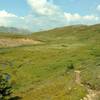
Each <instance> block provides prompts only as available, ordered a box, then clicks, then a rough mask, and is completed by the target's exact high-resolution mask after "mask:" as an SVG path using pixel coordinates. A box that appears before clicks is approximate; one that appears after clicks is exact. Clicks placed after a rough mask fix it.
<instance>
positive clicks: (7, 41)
mask: <svg viewBox="0 0 100 100" xmlns="http://www.w3.org/2000/svg"><path fill="white" fill-rule="evenodd" d="M40 43H41V42H40V41H37V40H33V39H28V38H18V39H11V38H2V39H0V47H15V46H21V45H33V44H40Z"/></svg>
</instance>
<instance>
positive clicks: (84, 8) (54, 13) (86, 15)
mask: <svg viewBox="0 0 100 100" xmlns="http://www.w3.org/2000/svg"><path fill="white" fill-rule="evenodd" d="M98 23H100V0H0V26H5V27H18V28H24V29H29V30H31V31H40V30H48V29H52V28H56V27H63V26H68V25H76V24H86V25H91V24H98Z"/></svg>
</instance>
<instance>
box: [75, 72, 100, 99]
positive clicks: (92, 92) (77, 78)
mask: <svg viewBox="0 0 100 100" xmlns="http://www.w3.org/2000/svg"><path fill="white" fill-rule="evenodd" d="M80 74H81V71H79V70H76V71H75V75H76V76H75V81H76V83H77V84H80V85H81V86H84V85H83V84H81V75H80ZM87 91H88V94H87V95H86V96H85V97H83V98H82V99H81V100H99V95H100V91H95V90H91V89H89V88H87Z"/></svg>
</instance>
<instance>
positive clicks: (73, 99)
mask: <svg viewBox="0 0 100 100" xmlns="http://www.w3.org/2000/svg"><path fill="white" fill-rule="evenodd" d="M1 34H2V33H1ZM0 38H1V39H5V41H8V40H9V38H10V39H11V40H10V41H11V42H9V43H8V44H7V45H8V47H7V46H6V47H5V45H4V46H1V48H0V70H2V71H3V72H5V73H9V76H10V79H11V83H12V85H13V87H14V92H15V94H16V95H18V96H21V97H22V100H100V25H99V24H98V25H92V26H85V25H81V26H79V25H78V26H68V27H62V28H56V29H53V30H49V31H43V32H37V33H33V34H31V35H7V34H6V35H0ZM23 38H24V39H25V38H27V39H30V40H36V41H39V42H41V43H39V44H21V45H15V46H10V45H11V44H12V40H13V41H14V42H15V41H16V39H23ZM14 42H13V43H14ZM17 43H21V42H17ZM3 44H5V42H4V43H3ZM3 44H2V45H3ZM0 45H1V44H0ZM89 98H92V99H89Z"/></svg>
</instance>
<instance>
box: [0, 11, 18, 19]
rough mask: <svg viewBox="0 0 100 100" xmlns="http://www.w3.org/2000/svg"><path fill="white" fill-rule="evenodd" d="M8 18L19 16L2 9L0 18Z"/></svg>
mask: <svg viewBox="0 0 100 100" xmlns="http://www.w3.org/2000/svg"><path fill="white" fill-rule="evenodd" d="M1 17H2V18H7V17H17V16H16V15H14V14H12V13H8V12H6V11H5V10H1V11H0V18H1Z"/></svg>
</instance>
